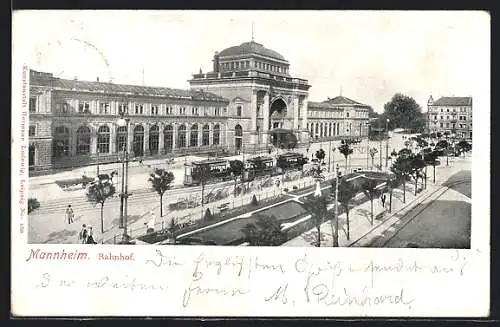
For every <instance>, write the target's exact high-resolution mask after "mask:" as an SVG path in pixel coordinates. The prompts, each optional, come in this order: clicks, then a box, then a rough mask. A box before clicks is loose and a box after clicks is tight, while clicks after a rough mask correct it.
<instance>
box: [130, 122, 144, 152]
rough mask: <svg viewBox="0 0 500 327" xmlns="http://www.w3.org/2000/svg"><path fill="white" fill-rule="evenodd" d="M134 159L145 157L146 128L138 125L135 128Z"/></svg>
mask: <svg viewBox="0 0 500 327" xmlns="http://www.w3.org/2000/svg"><path fill="white" fill-rule="evenodd" d="M133 144H134V148H133V151H134V157H142V156H143V155H144V127H142V125H137V126H135V128H134V143H133Z"/></svg>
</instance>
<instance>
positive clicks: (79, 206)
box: [32, 181, 234, 216]
mask: <svg viewBox="0 0 500 327" xmlns="http://www.w3.org/2000/svg"><path fill="white" fill-rule="evenodd" d="M230 184H234V182H233V181H227V182H222V183H218V184H217V186H213V185H215V184H208V185H206V186H205V192H206V193H207V192H208V191H210V186H213V187H224V186H227V185H230ZM197 192H201V186H190V187H184V186H180V187H177V188H172V189H170V190H168V191H167V192H165V194H164V203H165V204H166V203H168V198H169V197H175V198H177V197H178V196H181V195H185V194H186V193H197ZM129 194H131V196H130V197H129V199H128V204H129V205H133V204H134V203H138V204H139V203H142V202H143V201H144V200H146V199H151V198H152V197H153V198H154V201H156V197H158V194H157V193H156V192H155V191H153V190H152V189H150V188H147V189H146V188H143V189H136V190H131V191H129ZM119 201H120V197H119V193H116V195H115V196H113V197H112V198H111V199H109V200H108V201H107V202H106V204H107V205H110V204H111V205H113V204H114V203H119ZM68 204H71V207H72V208H73V210H74V211H83V210H94V209H96V206H95V205H94V204H93V203H90V202H89V201H87V199H86V198H85V195H84V194H82V196H72V197H68V198H61V199H58V200H50V201H43V202H42V203H41V204H40V208H39V209H37V210H36V211H35V212H34V213H33V214H32V215H34V216H35V215H38V216H40V215H47V214H54V213H60V212H64V210H66V207H67V206H68Z"/></svg>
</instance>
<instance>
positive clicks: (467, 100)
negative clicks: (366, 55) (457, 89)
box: [432, 97, 472, 106]
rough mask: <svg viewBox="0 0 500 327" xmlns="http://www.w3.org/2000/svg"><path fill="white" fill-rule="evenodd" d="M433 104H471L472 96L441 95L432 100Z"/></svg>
mask: <svg viewBox="0 0 500 327" xmlns="http://www.w3.org/2000/svg"><path fill="white" fill-rule="evenodd" d="M432 105H434V106H472V97H441V98H439V99H437V100H436V101H434V103H433V104H432Z"/></svg>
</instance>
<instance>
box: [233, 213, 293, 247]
mask: <svg viewBox="0 0 500 327" xmlns="http://www.w3.org/2000/svg"><path fill="white" fill-rule="evenodd" d="M256 218H257V220H256V222H255V223H249V224H246V225H245V226H244V227H243V228H242V229H241V232H242V233H243V234H244V235H245V240H246V241H247V242H248V243H249V244H250V245H251V246H278V245H281V244H283V243H284V242H286V232H284V231H283V230H282V229H281V223H280V221H279V220H278V219H277V218H276V217H275V216H271V217H268V216H264V215H257V217H256Z"/></svg>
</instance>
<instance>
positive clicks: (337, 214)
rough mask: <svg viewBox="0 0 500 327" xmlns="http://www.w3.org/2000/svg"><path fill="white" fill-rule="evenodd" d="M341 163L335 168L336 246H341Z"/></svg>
mask: <svg viewBox="0 0 500 327" xmlns="http://www.w3.org/2000/svg"><path fill="white" fill-rule="evenodd" d="M339 172H340V171H339V165H338V164H337V166H336V168H335V217H334V218H335V246H336V247H338V246H339V211H338V204H339V201H338V199H339Z"/></svg>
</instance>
